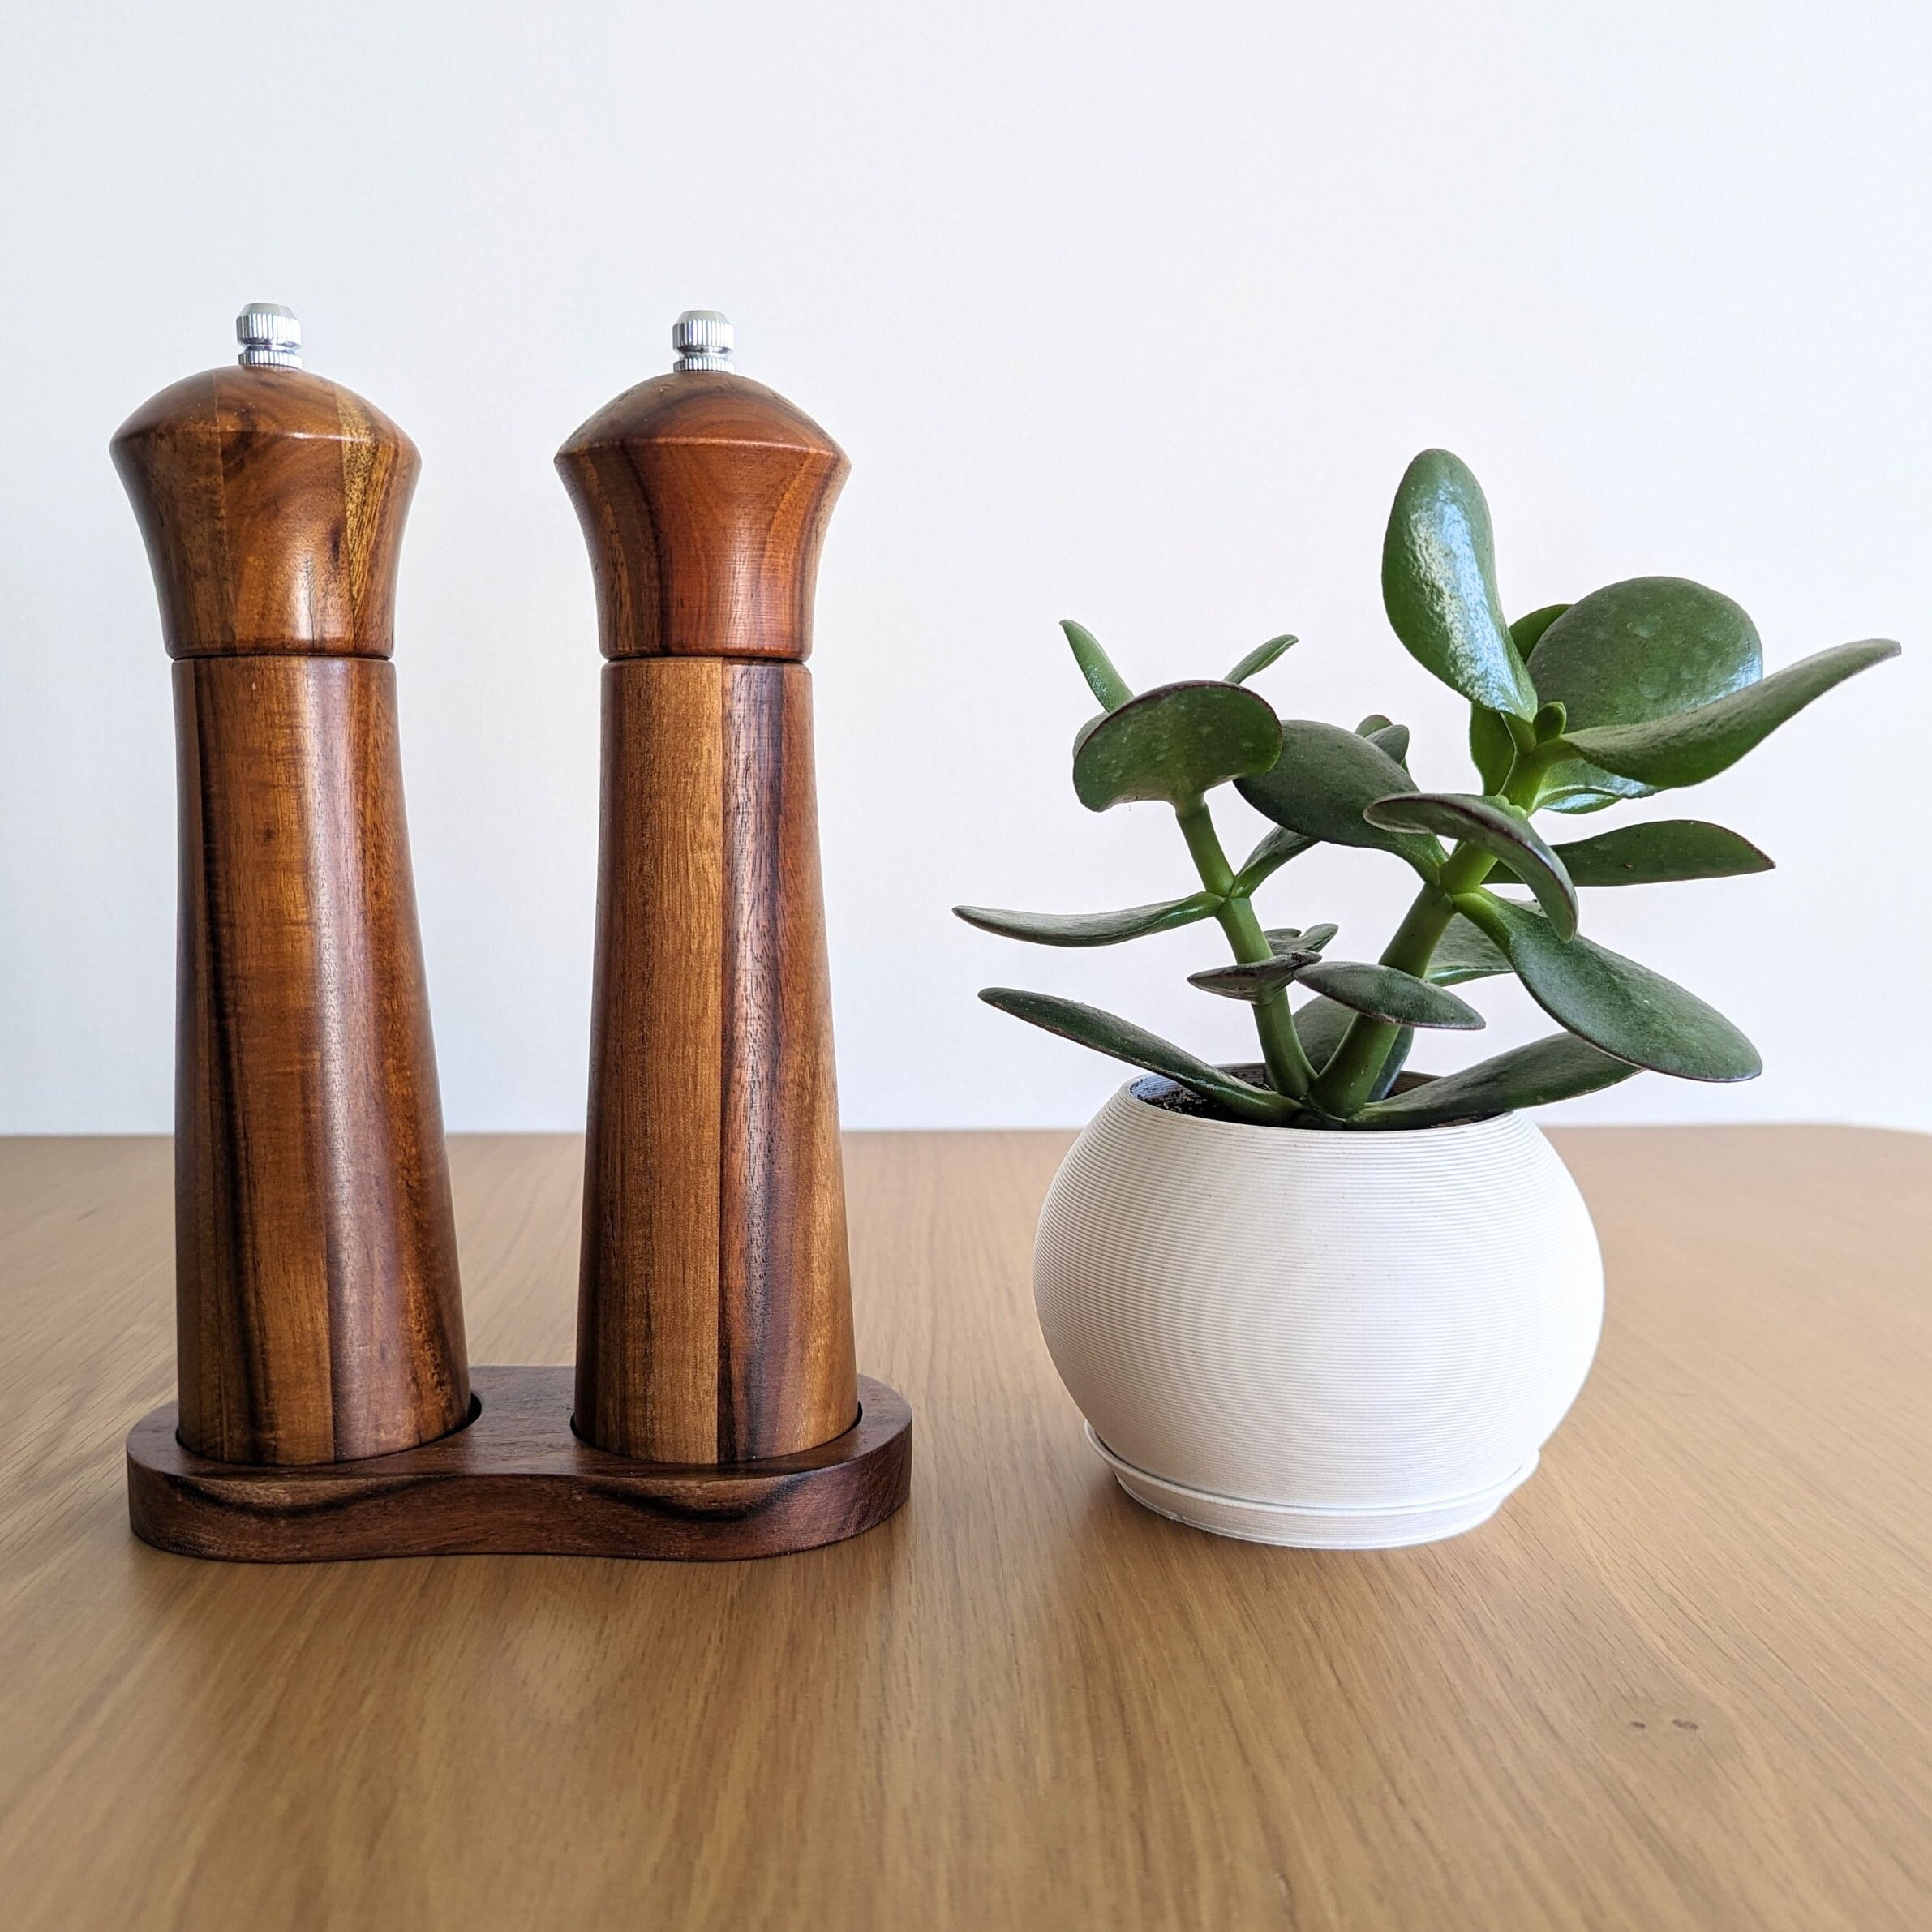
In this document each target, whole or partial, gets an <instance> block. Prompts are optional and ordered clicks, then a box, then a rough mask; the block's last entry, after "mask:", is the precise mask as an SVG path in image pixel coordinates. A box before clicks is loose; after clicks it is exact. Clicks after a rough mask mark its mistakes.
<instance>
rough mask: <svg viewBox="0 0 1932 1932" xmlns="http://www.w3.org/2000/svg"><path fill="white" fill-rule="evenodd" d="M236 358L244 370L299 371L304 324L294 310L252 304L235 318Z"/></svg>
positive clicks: (273, 305) (265, 303)
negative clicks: (299, 320)
mask: <svg viewBox="0 0 1932 1932" xmlns="http://www.w3.org/2000/svg"><path fill="white" fill-rule="evenodd" d="M234 339H235V340H236V341H238V342H239V343H240V344H241V345H242V353H241V354H239V355H238V357H236V358H235V359H236V361H238V363H240V364H241V365H242V367H243V368H244V369H299V368H300V367H302V324H300V323H299V322H298V321H297V320H295V311H294V310H293V309H292V308H284V307H282V306H281V303H279V302H251V303H249V304H248V306H247V307H246V308H245V309H243V311H242V312H241V314H240V315H238V316H236V317H235V319H234Z"/></svg>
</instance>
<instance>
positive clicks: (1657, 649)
mask: <svg viewBox="0 0 1932 1932" xmlns="http://www.w3.org/2000/svg"><path fill="white" fill-rule="evenodd" d="M1763 672H1764V655H1763V651H1762V648H1761V647H1760V646H1759V644H1758V632H1757V629H1756V627H1755V626H1754V625H1753V624H1752V622H1751V620H1750V618H1749V617H1748V616H1745V612H1744V611H1743V609H1742V608H1741V606H1740V605H1738V604H1737V603H1733V602H1732V600H1731V599H1729V598H1728V597H1726V596H1724V595H1723V594H1722V593H1721V592H1719V591H1716V590H1708V589H1707V588H1706V587H1705V586H1703V585H1702V584H1698V583H1693V582H1691V581H1690V580H1689V578H1688V577H1628V578H1626V579H1625V581H1624V582H1621V583H1615V584H1609V585H1607V586H1605V587H1604V589H1603V590H1593V591H1591V594H1590V595H1588V596H1587V597H1585V598H1582V599H1579V600H1578V602H1577V603H1573V604H1572V605H1571V606H1570V607H1569V609H1568V610H1567V611H1565V612H1563V613H1562V615H1561V617H1559V618H1558V619H1556V620H1555V621H1554V622H1552V624H1550V625H1548V627H1547V628H1546V629H1544V631H1543V634H1542V636H1541V638H1539V640H1538V642H1537V644H1536V646H1535V650H1533V651H1532V652H1531V656H1530V675H1531V677H1533V678H1534V679H1535V680H1536V689H1537V692H1538V694H1539V696H1540V697H1541V698H1543V700H1544V701H1545V702H1548V701H1549V700H1551V699H1552V698H1554V699H1556V700H1559V701H1561V703H1562V705H1563V707H1564V709H1565V711H1567V712H1568V713H1569V723H1570V726H1571V727H1572V728H1574V729H1576V730H1582V729H1585V728H1590V727H1593V726H1596V725H1603V724H1642V723H1648V722H1649V721H1650V720H1651V719H1653V718H1664V717H1668V716H1670V715H1672V714H1673V713H1675V712H1678V711H1690V710H1692V709H1693V708H1694V706H1698V705H1702V704H1709V703H1710V702H1711V701H1712V700H1713V699H1714V698H1722V697H1724V696H1725V695H1726V694H1727V693H1729V692H1732V691H1736V690H1738V689H1741V688H1742V687H1743V686H1744V685H1750V684H1755V683H1756V682H1757V680H1758V678H1759V677H1761V676H1762V675H1763Z"/></svg>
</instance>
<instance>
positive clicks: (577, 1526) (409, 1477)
mask: <svg viewBox="0 0 1932 1932" xmlns="http://www.w3.org/2000/svg"><path fill="white" fill-rule="evenodd" d="M471 1385H472V1387H473V1388H474V1391H475V1394H476V1397H477V1400H478V1401H479V1402H480V1404H481V1405H482V1406H481V1409H480V1411H479V1413H477V1414H476V1415H474V1418H473V1419H472V1420H471V1421H470V1423H468V1424H467V1425H466V1427H464V1428H461V1429H458V1430H457V1431H456V1432H454V1433H453V1434H452V1435H449V1436H442V1437H440V1439H439V1440H436V1441H435V1442H429V1443H425V1444H424V1445H423V1446H422V1447H421V1448H419V1449H403V1450H401V1451H399V1452H398V1453H396V1454H393V1455H388V1456H371V1457H369V1458H366V1459H364V1460H363V1461H360V1462H334V1463H318V1464H311V1465H307V1466H303V1467H300V1468H290V1467H282V1468H272V1467H268V1466H261V1465H251V1464H242V1463H235V1462H210V1461H209V1460H208V1459H207V1458H205V1457H202V1456H197V1455H195V1454H194V1453H191V1451H189V1450H187V1449H183V1448H182V1445H181V1444H180V1442H179V1441H178V1440H177V1438H176V1436H175V1422H176V1410H175V1405H174V1403H173V1402H165V1403H163V1404H162V1406H161V1407H160V1408H158V1409H156V1410H152V1411H151V1412H150V1413H149V1414H148V1415H146V1416H144V1417H143V1418H142V1419H141V1420H140V1422H138V1423H135V1427H134V1429H133V1431H132V1432H131V1434H130V1435H129V1436H128V1438H127V1512H128V1517H129V1519H130V1521H131V1522H132V1524H133V1526H134V1531H135V1535H137V1536H139V1537H140V1539H142V1540H143V1541H144V1542H145V1543H152V1544H153V1545H154V1546H155V1548H157V1549H164V1550H173V1551H175V1552H178V1553H179V1554H181V1555H182V1556H213V1557H217V1558H220V1559H222V1560H224V1561H229V1562H236V1563H318V1562H326V1561H340V1560H342V1559H346V1558H352V1557H363V1556H659V1557H672V1558H677V1559H680V1560H683V1561H723V1560H728V1559H732V1558H737V1557H746V1556H778V1555H780V1554H782V1553H783V1552H786V1551H788V1550H803V1549H811V1548H816V1547H817V1546H818V1545H819V1544H821V1543H837V1542H839V1541H840V1540H841V1539H843V1538H845V1537H848V1536H856V1535H858V1534H859V1532H860V1531H862V1530H869V1529H870V1528H872V1527H873V1526H874V1524H876V1523H880V1522H884V1521H885V1519H886V1518H887V1517H888V1516H890V1515H891V1513H893V1511H894V1510H895V1509H897V1508H898V1507H899V1505H900V1504H901V1503H903V1502H904V1501H905V1500H906V1494H907V1491H908V1488H909V1486H910V1483H911V1480H912V1410H911V1408H910V1407H909V1406H908V1405H907V1402H906V1401H905V1398H904V1397H903V1396H901V1395H899V1393H897V1392H896V1391H895V1390H894V1389H888V1388H887V1386H886V1385H884V1383H882V1382H875V1381H873V1380H870V1379H869V1377H867V1376H860V1377H859V1401H860V1416H859V1419H858V1421H857V1423H855V1424H854V1425H853V1426H852V1428H850V1429H848V1430H847V1431H846V1432H845V1433H844V1435H843V1436H838V1437H835V1439H834V1440H832V1441H830V1442H826V1443H822V1444H821V1445H819V1447H818V1448H817V1449H808V1450H806V1451H805V1452H804V1453H802V1454H799V1455H794V1456H775V1457H772V1458H770V1459H769V1460H767V1461H764V1462H741V1463H736V1464H731V1465H728V1466H710V1465H701V1464H669V1463H651V1462H632V1461H630V1460H629V1458H625V1457H622V1456H613V1455H610V1454H608V1453H606V1452H605V1451H603V1449H593V1448H591V1447H590V1445H589V1444H587V1443H585V1442H582V1441H579V1440H578V1439H577V1436H575V1435H574V1434H573V1432H572V1430H571V1427H570V1403H571V1388H572V1374H571V1371H570V1370H569V1369H568V1368H479V1369H476V1370H474V1372H473V1373H472V1376H471Z"/></svg>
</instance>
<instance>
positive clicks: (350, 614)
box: [110, 303, 421, 658]
mask: <svg viewBox="0 0 1932 1932" xmlns="http://www.w3.org/2000/svg"><path fill="white" fill-rule="evenodd" d="M271 313H273V315H275V316H280V317H285V318H286V323H287V324H290V325H292V324H294V317H293V316H288V315H287V311H286V310H272V308H271V305H268V304H265V303H262V304H251V307H249V308H247V309H245V310H243V314H242V321H243V324H251V319H253V320H259V319H260V318H261V317H263V316H268V315H269V314H271ZM243 339H244V343H245V344H248V341H249V339H248V337H246V336H244V338H243ZM294 340H295V342H296V344H297V345H298V344H299V341H300V335H299V333H298V332H297V333H296V334H295V337H294ZM298 359H299V358H298V351H297V350H291V349H290V348H289V347H287V346H286V344H284V343H282V342H280V341H277V342H276V343H273V344H265V345H251V346H244V349H243V356H242V366H240V367H235V368H229V369H210V370H208V371H206V372H205V373H204V374H203V375H200V376H187V377H186V378H184V379H183V380H182V381H180V382H178V383H174V384H171V385H170V387H169V388H167V389H163V390H162V391H161V393H160V394H159V395H157V396H152V397H149V398H148V401H146V402H144V403H143V404H142V405H141V406H140V408H139V409H138V410H135V412H134V414H132V415H131V416H130V417H129V418H128V419H127V421H126V422H125V423H122V425H121V427H120V428H119V430H118V431H117V432H116V433H115V436H114V441H113V444H111V446H110V447H111V449H112V451H113V454H114V467H115V469H116V470H118V471H119V472H120V476H121V480H122V483H124V484H125V485H126V486H127V493H128V496H129V497H130V498H131V500H132V501H133V504H134V510H135V517H136V518H137V519H138V520H139V522H140V526H141V535H142V536H143V538H144V539H145V540H146V542H147V545H148V561H149V563H150V564H151V565H152V566H153V569H154V582H155V589H156V591H157V595H158V596H159V598H160V601H161V635H162V638H163V640H164V642H165V643H166V645H167V647H168V655H169V656H170V657H174V658H204V657H245V656H257V655H273V656H299V657H363V658H386V657H388V656H389V654H390V651H391V650H392V648H393V643H394V636H395V607H396V566H397V558H398V556H399V555H400V553H401V544H402V525H403V519H404V517H406V515H407V514H408V512H409V503H410V496H411V494H412V493H413V492H414V489H415V487H416V474H417V471H418V470H419V468H420V466H421V459H420V457H419V456H418V455H417V453H416V446H415V444H414V443H412V442H411V441H410V440H409V438H408V437H407V436H405V435H404V434H403V432H402V431H401V430H400V429H399V428H397V426H396V425H395V424H394V423H392V422H391V421H390V420H389V418H388V417H387V416H385V415H384V414H383V413H382V411H381V410H379V409H377V408H376V406H374V404H372V403H369V402H365V401H363V398H362V397H359V396H358V395H357V394H355V393H354V391H353V390H350V389H344V388H342V387H341V384H338V383H333V382H327V381H324V380H323V378H322V377H320V376H314V375H311V374H310V373H308V372H307V371H305V370H303V369H302V368H300V367H297V366H294V365H295V363H297V362H298Z"/></svg>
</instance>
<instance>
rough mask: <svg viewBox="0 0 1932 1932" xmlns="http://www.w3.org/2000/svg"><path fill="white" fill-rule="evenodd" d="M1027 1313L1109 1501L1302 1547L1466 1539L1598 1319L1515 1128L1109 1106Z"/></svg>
mask: <svg viewBox="0 0 1932 1932" xmlns="http://www.w3.org/2000/svg"><path fill="white" fill-rule="evenodd" d="M1033 1296H1034V1301H1035V1304H1036V1305H1037V1307H1038V1309H1039V1312H1040V1325H1041V1329H1043V1330H1044V1331H1045V1336H1046V1346H1047V1348H1048V1350H1050V1353H1051V1354H1052V1356H1053V1359H1054V1366H1055V1367H1057V1368H1058V1370H1059V1372H1060V1376H1061V1380H1063V1381H1064V1382H1065V1383H1066V1385H1067V1389H1068V1392H1069V1393H1071V1395H1072V1397H1073V1399H1074V1401H1075V1402H1077V1403H1078V1404H1079V1405H1080V1410H1081V1413H1082V1414H1083V1415H1084V1416H1085V1417H1086V1419H1087V1433H1088V1440H1090V1441H1092V1443H1093V1446H1094V1448H1095V1449H1097V1450H1098V1451H1099V1453H1101V1455H1102V1456H1103V1457H1105V1458H1106V1460H1107V1462H1110V1464H1111V1465H1112V1466H1113V1468H1114V1473H1115V1475H1117V1476H1118V1478H1119V1480H1120V1483H1121V1487H1122V1488H1124V1489H1125V1490H1126V1491H1127V1493H1128V1494H1129V1495H1130V1496H1133V1497H1135V1498H1136V1500H1137V1501H1140V1502H1143V1503H1144V1504H1146V1505H1147V1506H1148V1508H1149V1509H1156V1510H1158V1511H1159V1512H1160V1513H1161V1514H1163V1515H1166V1516H1171V1517H1174V1518H1177V1519H1178V1520H1179V1521H1180V1522H1187V1523H1192V1524H1194V1525H1195V1526H1196V1527H1197V1528H1200V1529H1204V1530H1212V1531H1216V1532H1217V1533H1218V1534H1220V1535H1224V1536H1240V1537H1245V1538H1247V1539H1250V1540H1251V1541H1254V1542H1257V1543H1292V1544H1296V1545H1299V1546H1301V1547H1303V1548H1311V1549H1375V1548H1389V1547H1391V1546H1393V1545H1396V1544H1400V1543H1428V1542H1432V1541H1434V1540H1435V1539H1437V1538H1439V1537H1443V1536H1453V1535H1458V1534H1459V1533H1460V1532H1462V1531H1464V1530H1469V1529H1473V1528H1475V1526H1476V1525H1477V1524H1478V1523H1479V1522H1483V1521H1485V1520H1486V1519H1487V1518H1488V1517H1489V1516H1491V1515H1492V1513H1494V1512H1495V1510H1496V1506H1497V1505H1498V1504H1500V1503H1501V1501H1502V1500H1503V1498H1504V1497H1505V1496H1508V1495H1509V1492H1510V1491H1511V1490H1513V1489H1514V1488H1516V1487H1517V1485H1518V1483H1521V1482H1522V1481H1523V1480H1524V1479H1525V1478H1526V1477H1527V1476H1528V1475H1530V1473H1531V1470H1534V1469H1535V1466H1536V1456H1537V1451H1538V1450H1539V1449H1540V1448H1541V1446H1542V1445H1543V1443H1544V1442H1545V1441H1546V1440H1548V1437H1549V1436H1550V1433H1551V1432H1552V1430H1554V1429H1555V1428H1556V1424H1557V1423H1559V1422H1561V1420H1562V1419H1563V1416H1564V1415H1565V1411H1566V1410H1568V1409H1569V1406H1570V1404H1571V1402H1574V1400H1575V1399H1576V1395H1577V1391H1578V1389H1581V1388H1582V1385H1583V1378H1584V1376H1586V1374H1587V1373H1588V1372H1589V1368H1590V1363H1591V1357H1592V1356H1593V1355H1595V1352H1596V1343H1597V1335H1598V1333H1599V1329H1601V1327H1602V1324H1603V1312H1604V1267H1603V1260H1602V1256H1601V1255H1600V1254H1599V1252H1598V1248H1597V1243H1596V1233H1595V1229H1594V1228H1593V1227H1592V1226H1591V1221H1590V1214H1589V1211H1588V1209H1586V1208H1585V1207H1584V1205H1583V1200H1582V1196H1581V1195H1580V1194H1579V1193H1578V1191H1577V1187H1576V1183H1574V1181H1573V1180H1572V1179H1570V1177H1569V1170H1567V1169H1566V1168H1565V1166H1564V1165H1563V1163H1562V1162H1561V1161H1560V1160H1558V1159H1557V1157H1556V1152H1555V1150H1554V1149H1553V1148H1552V1147H1551V1146H1550V1144H1549V1143H1548V1141H1547V1140H1544V1139H1543V1136H1542V1135H1541V1134H1540V1133H1539V1132H1538V1131H1537V1130H1536V1128H1535V1127H1533V1126H1532V1125H1531V1123H1529V1122H1528V1121H1527V1120H1526V1119H1524V1118H1522V1117H1520V1116H1519V1115H1516V1114H1501V1115H1498V1116H1496V1118H1492V1119H1488V1120H1482V1121H1476V1122H1473V1123H1470V1124H1468V1125H1466V1126H1457V1127H1423V1128H1418V1129H1415V1130H1412V1131H1406V1132H1395V1133H1375V1132H1359V1133H1347V1132H1321V1131H1307V1130H1302V1129H1296V1128H1285V1127H1243V1126H1239V1125H1235V1124H1233V1123H1228V1122H1224V1121H1218V1120H1209V1119H1205V1118H1200V1117H1199V1116H1196V1115H1191V1114H1179V1113H1175V1112H1173V1111H1170V1110H1168V1109H1166V1108H1165V1107H1161V1106H1153V1105H1152V1104H1150V1103H1149V1102H1148V1101H1144V1100H1140V1099H1137V1098H1136V1097H1135V1094H1134V1091H1133V1087H1132V1086H1131V1085H1130V1086H1127V1087H1123V1088H1121V1090H1120V1091H1119V1092H1118V1093H1116V1094H1115V1095H1114V1097H1113V1098H1112V1099H1111V1100H1110V1101H1108V1102H1107V1104H1106V1106H1104V1107H1103V1108H1101V1110H1100V1112H1099V1113H1098V1114H1097V1115H1096V1116H1095V1117H1094V1118H1093V1121H1092V1123H1090V1124H1089V1125H1088V1127H1087V1130H1086V1131H1085V1132H1084V1133H1083V1134H1082V1135H1081V1136H1080V1139H1079V1140H1078V1141H1076V1142H1075V1144H1074V1147H1073V1149H1072V1151H1071V1153H1069V1154H1068V1155H1067V1158H1066V1160H1065V1161H1064V1162H1063V1164H1062V1166H1061V1168H1060V1171H1059V1173H1058V1175H1057V1176H1055V1178H1054V1184H1053V1187H1052V1188H1051V1189H1050V1191H1049V1192H1048V1195H1047V1197H1046V1205H1045V1209H1044V1210H1043V1211H1042V1213H1041V1217H1040V1233H1039V1239H1038V1242H1037V1246H1036V1247H1035V1251H1034V1259H1033Z"/></svg>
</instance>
